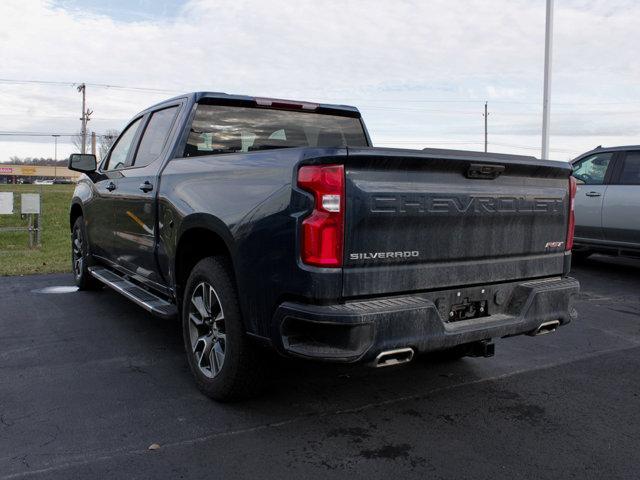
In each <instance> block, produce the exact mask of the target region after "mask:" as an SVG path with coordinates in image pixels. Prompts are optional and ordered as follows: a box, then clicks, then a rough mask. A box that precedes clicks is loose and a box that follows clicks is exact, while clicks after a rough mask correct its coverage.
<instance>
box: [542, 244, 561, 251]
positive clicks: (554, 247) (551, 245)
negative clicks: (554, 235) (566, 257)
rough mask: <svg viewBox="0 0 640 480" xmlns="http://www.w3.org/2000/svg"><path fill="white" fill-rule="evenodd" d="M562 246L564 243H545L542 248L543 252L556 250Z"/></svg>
mask: <svg viewBox="0 0 640 480" xmlns="http://www.w3.org/2000/svg"><path fill="white" fill-rule="evenodd" d="M563 245H564V242H547V243H546V245H545V246H544V248H545V250H555V249H557V248H561V247H562V246H563Z"/></svg>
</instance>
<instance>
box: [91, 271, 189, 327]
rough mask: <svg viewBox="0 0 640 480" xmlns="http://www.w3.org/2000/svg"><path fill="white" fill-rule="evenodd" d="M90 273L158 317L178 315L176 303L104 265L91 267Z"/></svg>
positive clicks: (167, 317)
mask: <svg viewBox="0 0 640 480" xmlns="http://www.w3.org/2000/svg"><path fill="white" fill-rule="evenodd" d="M89 273H91V275H92V276H94V277H95V278H97V279H98V280H100V281H101V282H102V283H104V284H105V285H106V286H107V287H110V288H113V289H114V290H115V291H116V292H118V293H120V294H122V295H124V296H125V297H127V298H128V299H129V300H131V301H132V302H134V303H136V304H138V305H140V306H141V307H142V308H144V309H145V310H146V311H147V312H150V313H152V314H153V315H156V316H157V317H160V318H164V319H172V318H176V317H177V316H178V309H177V307H176V306H175V305H174V304H172V303H169V302H167V301H166V300H163V299H162V298H160V297H157V296H156V295H154V294H153V293H151V292H148V291H147V290H145V289H144V288H141V287H139V286H138V285H136V284H135V283H133V282H130V281H129V280H127V279H126V278H124V277H121V276H120V275H118V274H117V273H115V272H114V271H112V270H108V269H106V268H104V267H89Z"/></svg>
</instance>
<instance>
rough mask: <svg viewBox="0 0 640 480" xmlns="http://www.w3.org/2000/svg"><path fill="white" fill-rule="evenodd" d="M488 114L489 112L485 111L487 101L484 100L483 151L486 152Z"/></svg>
mask: <svg viewBox="0 0 640 480" xmlns="http://www.w3.org/2000/svg"><path fill="white" fill-rule="evenodd" d="M488 116H489V112H487V102H484V115H483V117H484V151H485V153H486V152H487V117H488Z"/></svg>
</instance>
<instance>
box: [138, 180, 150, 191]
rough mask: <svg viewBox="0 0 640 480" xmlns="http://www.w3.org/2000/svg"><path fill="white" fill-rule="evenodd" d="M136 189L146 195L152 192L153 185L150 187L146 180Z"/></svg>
mask: <svg viewBox="0 0 640 480" xmlns="http://www.w3.org/2000/svg"><path fill="white" fill-rule="evenodd" d="M138 188H139V189H140V190H142V191H143V192H144V193H147V192H150V191H151V190H153V185H151V182H150V181H148V180H147V181H145V182H142V183H141V184H140V186H139V187H138Z"/></svg>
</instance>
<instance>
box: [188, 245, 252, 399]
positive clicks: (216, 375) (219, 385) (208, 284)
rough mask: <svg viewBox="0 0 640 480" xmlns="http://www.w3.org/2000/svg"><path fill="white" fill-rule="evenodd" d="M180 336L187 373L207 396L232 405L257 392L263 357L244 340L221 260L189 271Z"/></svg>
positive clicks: (233, 293) (205, 262)
mask: <svg viewBox="0 0 640 480" xmlns="http://www.w3.org/2000/svg"><path fill="white" fill-rule="evenodd" d="M182 334H183V338H184V347H185V350H186V352H187V359H188V361H189V367H190V369H191V373H192V374H193V376H194V377H195V381H196V384H197V386H198V388H199V389H200V390H201V391H202V392H203V393H204V394H205V395H207V396H209V397H211V398H213V399H215V400H220V401H233V400H239V399H243V398H247V397H250V396H253V395H255V394H256V393H257V392H258V391H259V389H260V387H261V385H262V380H263V377H264V375H263V365H264V362H263V361H262V358H261V357H262V355H261V353H262V352H260V351H259V350H258V347H257V346H255V345H254V344H253V343H252V342H251V340H250V339H249V338H247V335H246V334H245V330H244V327H243V323H242V316H241V313H240V307H239V304H238V295H237V291H236V287H235V284H234V282H233V277H232V273H231V267H230V265H229V262H228V261H227V260H226V259H225V258H224V257H209V258H205V259H203V260H201V261H200V262H198V264H197V265H196V266H195V267H194V268H193V271H192V272H191V275H190V276H189V280H188V281H187V285H186V288H185V292H184V298H183V303H182Z"/></svg>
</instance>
